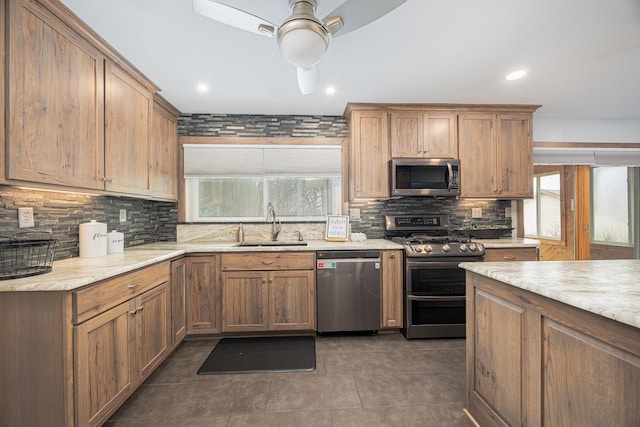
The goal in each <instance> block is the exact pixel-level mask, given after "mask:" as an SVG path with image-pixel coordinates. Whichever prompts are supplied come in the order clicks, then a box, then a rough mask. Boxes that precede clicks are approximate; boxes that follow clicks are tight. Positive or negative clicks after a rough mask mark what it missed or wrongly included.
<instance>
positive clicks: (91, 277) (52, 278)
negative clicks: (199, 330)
mask: <svg viewBox="0 0 640 427" xmlns="http://www.w3.org/2000/svg"><path fill="white" fill-rule="evenodd" d="M237 245H238V243H236V242H214V243H211V242H195V241H194V242H185V243H176V242H161V243H152V244H148V245H141V246H134V247H132V248H127V249H125V251H124V253H121V254H110V255H106V256H102V257H96V258H69V259H65V260H60V261H54V263H53V269H52V271H51V272H49V273H45V274H40V275H37V276H31V277H24V278H21V279H11V280H0V292H12V291H32V292H33V291H71V290H74V289H77V288H80V287H83V286H87V285H90V284H92V283H95V282H98V281H100V280H105V279H109V278H111V277H114V276H117V275H120V274H123V273H127V272H130V271H133V270H137V269H139V268H142V267H146V266H148V265H151V264H155V263H158V262H161V261H166V260H169V259H172V258H176V257H179V256H181V255H184V254H187V253H206V252H211V253H214V252H215V253H221V252H226V253H232V252H237V253H242V252H282V251H287V252H291V251H317V250H340V249H343V250H362V249H402V245H399V244H397V243H393V242H391V241H389V240H383V239H371V240H365V241H364V242H351V241H347V242H327V241H324V240H318V241H315V240H311V241H308V242H307V246H275V247H274V246H261V247H239V246H237Z"/></svg>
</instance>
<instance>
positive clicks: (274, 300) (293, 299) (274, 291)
mask: <svg viewBox="0 0 640 427" xmlns="http://www.w3.org/2000/svg"><path fill="white" fill-rule="evenodd" d="M315 324H316V310H315V280H314V274H313V270H300V271H271V272H269V329H270V330H279V329H284V330H289V329H315Z"/></svg>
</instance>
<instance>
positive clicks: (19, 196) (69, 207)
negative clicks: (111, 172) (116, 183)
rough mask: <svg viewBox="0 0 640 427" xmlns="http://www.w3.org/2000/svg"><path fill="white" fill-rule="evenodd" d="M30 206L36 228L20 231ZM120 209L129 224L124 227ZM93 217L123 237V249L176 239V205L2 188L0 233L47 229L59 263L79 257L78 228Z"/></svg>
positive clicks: (8, 234)
mask: <svg viewBox="0 0 640 427" xmlns="http://www.w3.org/2000/svg"><path fill="white" fill-rule="evenodd" d="M20 207H32V208H33V216H34V220H35V227H33V228H19V227H18V208H20ZM120 209H126V210H127V221H126V222H124V223H120V220H119V217H120ZM92 219H95V220H97V221H98V222H104V223H106V224H107V229H108V231H112V230H118V231H121V232H123V233H124V237H125V247H131V246H137V245H142V244H145V243H155V242H163V241H176V225H177V222H178V205H177V203H171V202H157V201H151V200H139V199H132V198H125V197H109V196H89V195H82V194H70V193H57V192H56V193H54V192H46V191H35V190H22V189H18V188H10V187H0V235H2V236H10V235H12V234H14V233H17V232H22V231H48V232H51V233H52V235H53V238H55V239H58V241H59V247H58V250H57V252H56V257H55V259H56V260H59V259H64V258H71V257H76V256H78V255H79V248H78V242H79V225H80V224H81V223H85V222H88V221H89V220H92Z"/></svg>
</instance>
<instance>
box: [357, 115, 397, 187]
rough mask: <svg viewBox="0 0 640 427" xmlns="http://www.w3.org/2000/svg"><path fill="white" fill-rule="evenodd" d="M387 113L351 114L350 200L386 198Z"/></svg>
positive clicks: (387, 164)
mask: <svg viewBox="0 0 640 427" xmlns="http://www.w3.org/2000/svg"><path fill="white" fill-rule="evenodd" d="M387 121H388V117H387V113H384V112H378V111H372V112H363V111H356V112H353V113H352V115H351V122H350V126H351V144H349V145H350V150H349V159H350V160H349V161H350V163H351V171H350V176H349V180H350V188H351V192H350V194H351V198H387V197H389V159H390V152H389V130H388V123H387Z"/></svg>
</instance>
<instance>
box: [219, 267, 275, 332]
mask: <svg viewBox="0 0 640 427" xmlns="http://www.w3.org/2000/svg"><path fill="white" fill-rule="evenodd" d="M267 304H268V296H267V273H266V272H263V271H231V272H225V273H223V274H222V307H223V312H222V331H223V332H234V331H236V332H243V331H264V330H266V329H267V327H268V313H267Z"/></svg>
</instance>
